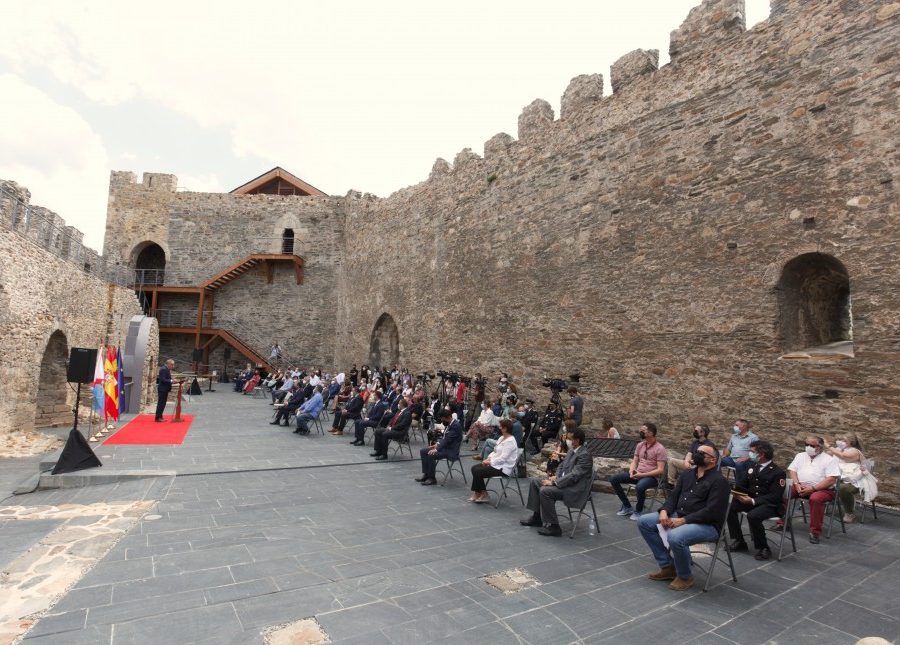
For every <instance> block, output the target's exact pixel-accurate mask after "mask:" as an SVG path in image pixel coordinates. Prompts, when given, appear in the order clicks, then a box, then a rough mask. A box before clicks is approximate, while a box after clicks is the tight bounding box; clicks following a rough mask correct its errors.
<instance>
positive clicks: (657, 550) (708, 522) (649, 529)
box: [638, 446, 728, 591]
mask: <svg viewBox="0 0 900 645" xmlns="http://www.w3.org/2000/svg"><path fill="white" fill-rule="evenodd" d="M718 457H719V454H718V452H717V451H716V449H715V448H713V447H712V446H700V447H699V448H697V452H695V453H694V455H693V460H694V463H695V464H696V467H694V468H690V469H688V470H685V471H684V472H683V473H682V474H681V477H679V478H678V481H677V482H676V484H675V490H673V491H672V493H671V494H670V495H669V497H668V498H667V499H666V503H665V504H663V507H662V508H661V509H660V511H659V513H645V514H644V515H642V516H641V518H640V519H639V520H638V530H640V532H641V536H642V537H643V538H644V541H645V542H646V543H647V546H649V547H650V550H651V551H652V552H653V557H654V558H655V559H656V564H657V565H659V570H657V571H654V572H653V573H650V574H648V576H647V577H648V578H650V579H651V580H661V581H669V580H671V581H672V582H671V584H670V585H669V589H673V590H675V591H685V590H687V589H690V588H691V587H693V586H694V577H693V575H691V545H693V544H699V543H701V542H714V541H715V540H716V539H717V538H718V536H719V532H720V531H722V529H723V526H722V524H723V522H724V521H725V510H726V509H727V508H728V482H727V481H725V478H724V477H723V476H722V474H721V473H720V472H719V471H718V469H717V468H716V463H717V460H718ZM659 526H662V527H663V528H664V529H666V530H667V531H668V532H667V538H668V542H669V548H666V545H665V543H664V542H663V540H662V536H661V535H660V531H659Z"/></svg>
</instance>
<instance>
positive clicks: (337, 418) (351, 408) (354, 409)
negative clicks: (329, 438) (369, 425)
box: [331, 394, 365, 432]
mask: <svg viewBox="0 0 900 645" xmlns="http://www.w3.org/2000/svg"><path fill="white" fill-rule="evenodd" d="M363 405H365V401H363V398H362V397H361V396H360V395H359V394H357V395H356V396H354V397H353V398H352V399H350V400H349V401H347V405H346V406H344V407H343V408H342V409H341V411H340V412H337V413H336V414H335V415H334V419H333V420H332V422H331V427H332V428H334V429H335V430H340V431H341V432H343V431H344V426H345V425H347V422H348V421H350V420H356V419H359V418H360V417H361V416H362V409H363Z"/></svg>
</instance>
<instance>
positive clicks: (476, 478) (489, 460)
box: [469, 419, 519, 504]
mask: <svg viewBox="0 0 900 645" xmlns="http://www.w3.org/2000/svg"><path fill="white" fill-rule="evenodd" d="M512 430H513V422H512V421H510V420H509V419H503V420H502V421H500V438H499V439H497V440H496V445H495V446H494V448H493V451H492V452H491V453H490V454H489V455H487V456H486V457H485V458H484V459H483V460H482V461H481V462H479V463H476V464H475V465H473V466H472V496H471V497H469V501H470V502H475V503H476V504H481V503H484V502H487V501H489V500H490V496H489V495H488V492H487V485H486V484H485V480H486V479H490V478H491V477H509V476H510V475H512V474H513V471H514V470H515V469H516V465H517V464H518V461H519V444H518V443H516V438H515V436H513V433H512Z"/></svg>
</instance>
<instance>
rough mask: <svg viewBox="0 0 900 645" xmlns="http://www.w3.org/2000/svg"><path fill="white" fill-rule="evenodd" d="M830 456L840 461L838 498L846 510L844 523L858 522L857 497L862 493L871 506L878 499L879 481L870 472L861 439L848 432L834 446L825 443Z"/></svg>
mask: <svg viewBox="0 0 900 645" xmlns="http://www.w3.org/2000/svg"><path fill="white" fill-rule="evenodd" d="M825 446H826V447H827V448H828V454H830V455H832V456H833V457H837V458H838V459H839V460H840V468H841V483H840V486H838V498H839V499H840V501H841V507H842V508H843V509H844V522H846V523H848V524H849V523H852V522H855V521H856V513H855V511H856V495H858V494H860V493H862V495H863V502H864V503H866V504H871V503H872V501H873V500H874V499H875V498H876V497H878V483H877V482H878V480H877V479H875V477H874V476H873V475H872V473H871V472H869V464H868V460H867V459H866V457H865V455H863V452H862V446H861V445H860V443H859V437H857V436H856V435H855V434H854V433H852V432H848V433H847V434H845V435H840V436H838V438H837V441H835V442H834V445H833V446H831V445H829V444H828V442H827V441H826V442H825Z"/></svg>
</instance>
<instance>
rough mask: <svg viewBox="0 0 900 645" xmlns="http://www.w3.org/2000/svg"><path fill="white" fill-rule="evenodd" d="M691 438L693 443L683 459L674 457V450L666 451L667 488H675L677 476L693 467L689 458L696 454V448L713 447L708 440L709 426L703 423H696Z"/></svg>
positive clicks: (678, 456)
mask: <svg viewBox="0 0 900 645" xmlns="http://www.w3.org/2000/svg"><path fill="white" fill-rule="evenodd" d="M692 436H693V441H691V445H690V447H689V448H688V451H687V454H686V455H685V456H684V457H681V456H680V455H676V454H675V451H674V450H670V451H668V455H669V461H668V463H667V465H666V483H667V484H668V487H669V488H672V487H674V486H675V482H676V481H677V480H678V476H679V475H681V473H683V472H684V471H685V470H687V469H688V468H693V467H694V460H693V459H692V457H691V456H692V455H693V454H694V453H695V452H697V448H699V447H700V446H715V444H714V443H713V442H712V441H710V440H709V426H708V425H706V424H704V423H698V424H697V425H695V426H694V433H693V435H692Z"/></svg>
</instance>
